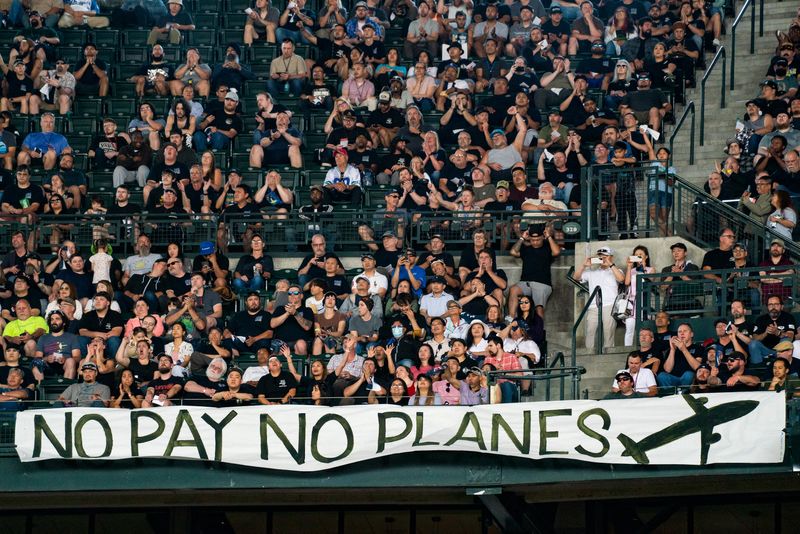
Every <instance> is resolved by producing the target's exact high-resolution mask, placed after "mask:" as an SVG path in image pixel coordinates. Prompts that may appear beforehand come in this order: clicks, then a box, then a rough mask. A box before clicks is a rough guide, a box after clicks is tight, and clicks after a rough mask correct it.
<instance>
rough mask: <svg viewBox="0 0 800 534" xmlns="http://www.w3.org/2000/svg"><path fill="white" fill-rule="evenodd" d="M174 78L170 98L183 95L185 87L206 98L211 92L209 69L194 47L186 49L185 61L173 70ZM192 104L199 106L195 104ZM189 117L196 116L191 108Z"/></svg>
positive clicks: (170, 84)
mask: <svg viewBox="0 0 800 534" xmlns="http://www.w3.org/2000/svg"><path fill="white" fill-rule="evenodd" d="M173 27H174V26H173ZM174 77H175V79H174V80H172V81H170V82H169V87H170V92H171V93H172V96H181V95H183V91H184V89H185V88H186V87H191V88H192V91H193V92H194V91H197V94H198V95H199V96H201V97H206V98H207V97H208V95H209V93H210V91H211V83H210V80H211V67H210V66H209V65H208V63H203V60H202V59H201V58H200V51H199V50H198V49H197V48H195V47H190V48H187V49H186V61H185V63H183V65H180V66H179V67H178V68H177V69H175V73H174ZM183 97H184V98H185V99H186V95H183ZM187 100H188V101H190V102H191V100H192V99H191V98H188V99H187ZM193 104H196V105H198V106H199V104H197V103H193ZM188 111H189V110H187V112H188ZM191 115H193V116H197V115H198V114H197V113H196V110H195V109H194V108H193V107H192V109H191Z"/></svg>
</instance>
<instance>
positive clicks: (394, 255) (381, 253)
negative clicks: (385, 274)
mask: <svg viewBox="0 0 800 534" xmlns="http://www.w3.org/2000/svg"><path fill="white" fill-rule="evenodd" d="M399 257H400V251H399V250H386V249H385V248H383V245H378V250H377V251H375V265H377V266H378V267H394V266H395V265H397V259H398V258H399Z"/></svg>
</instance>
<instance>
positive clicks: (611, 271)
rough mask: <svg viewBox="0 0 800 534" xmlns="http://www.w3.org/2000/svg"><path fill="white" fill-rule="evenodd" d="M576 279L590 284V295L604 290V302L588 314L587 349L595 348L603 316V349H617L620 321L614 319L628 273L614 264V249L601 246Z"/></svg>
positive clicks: (589, 257) (576, 273) (602, 297)
mask: <svg viewBox="0 0 800 534" xmlns="http://www.w3.org/2000/svg"><path fill="white" fill-rule="evenodd" d="M575 278H577V279H578V280H580V281H581V282H584V283H586V284H588V285H589V294H592V292H594V290H595V288H597V287H600V295H599V296H600V297H601V298H600V299H598V300H597V301H596V302H595V305H593V306H590V307H589V310H588V312H587V314H586V348H592V347H594V346H595V337H596V336H597V323H598V317H599V316H600V315H601V314H602V317H603V331H602V332H601V335H602V338H603V347H606V348H608V347H614V346H616V344H615V342H614V332H615V330H616V328H617V322H616V321H615V320H614V318H613V317H612V316H611V312H612V310H613V309H614V300H615V299H616V298H617V294H618V293H619V284H621V283H623V282H624V281H625V273H624V272H623V271H622V269H620V268H619V267H617V266H616V264H615V263H614V249H612V248H611V247H600V248H599V249H598V250H597V255H596V256H587V257H586V260H584V262H583V263H582V264H581V265H580V266H579V267H578V269H577V270H576V271H575Z"/></svg>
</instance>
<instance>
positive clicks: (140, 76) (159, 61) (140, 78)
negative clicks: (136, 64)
mask: <svg viewBox="0 0 800 534" xmlns="http://www.w3.org/2000/svg"><path fill="white" fill-rule="evenodd" d="M174 78H175V67H174V66H172V65H170V64H169V63H168V62H167V60H166V58H165V57H164V47H162V46H161V45H160V44H156V45H153V49H152V52H151V54H150V58H149V60H148V62H147V63H145V64H144V65H142V66H141V67H140V68H139V70H138V71H137V72H136V74H135V75H134V76H132V77H131V80H132V81H133V82H134V83H135V84H136V95H137V96H138V97H143V96H144V95H145V94H146V93H147V94H151V93H152V94H156V95H159V96H167V95H168V94H169V84H170V82H171V81H172V80H173V79H174Z"/></svg>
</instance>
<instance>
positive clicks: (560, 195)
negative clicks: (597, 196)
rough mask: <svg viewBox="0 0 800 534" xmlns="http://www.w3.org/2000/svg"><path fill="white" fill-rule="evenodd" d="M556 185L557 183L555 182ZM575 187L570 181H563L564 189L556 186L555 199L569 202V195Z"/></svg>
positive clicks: (565, 202)
mask: <svg viewBox="0 0 800 534" xmlns="http://www.w3.org/2000/svg"><path fill="white" fill-rule="evenodd" d="M556 185H558V184H556ZM574 188H575V184H574V183H572V182H564V189H561V188H560V187H556V194H555V199H556V200H560V201H561V202H563V203H564V204H569V196H570V195H571V194H572V190H573V189H574Z"/></svg>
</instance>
